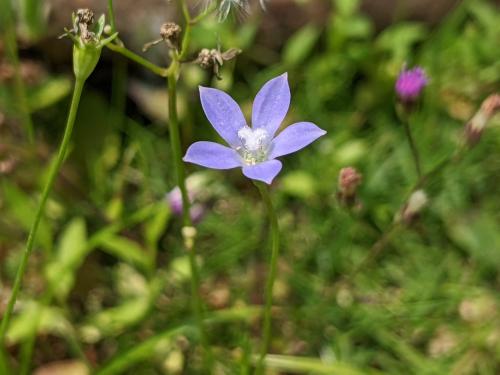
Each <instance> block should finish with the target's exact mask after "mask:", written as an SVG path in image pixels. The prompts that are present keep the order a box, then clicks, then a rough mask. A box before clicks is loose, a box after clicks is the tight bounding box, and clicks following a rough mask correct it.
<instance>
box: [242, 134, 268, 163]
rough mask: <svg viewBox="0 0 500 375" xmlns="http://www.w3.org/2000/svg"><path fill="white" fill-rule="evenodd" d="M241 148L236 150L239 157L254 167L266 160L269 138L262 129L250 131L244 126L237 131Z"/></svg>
mask: <svg viewBox="0 0 500 375" xmlns="http://www.w3.org/2000/svg"><path fill="white" fill-rule="evenodd" d="M238 138H239V139H240V141H241V147H238V148H237V151H238V152H239V153H240V155H241V157H242V158H243V160H244V161H245V163H246V164H248V165H254V164H257V163H260V162H263V161H265V160H266V159H267V154H268V150H269V143H270V137H269V134H268V133H267V131H265V130H264V129H262V128H257V129H252V128H251V127H249V126H244V127H242V128H241V129H240V130H238Z"/></svg>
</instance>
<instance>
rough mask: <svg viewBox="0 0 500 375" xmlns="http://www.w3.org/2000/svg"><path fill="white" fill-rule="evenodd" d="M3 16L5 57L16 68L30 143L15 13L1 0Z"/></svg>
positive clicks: (31, 132) (16, 84)
mask: <svg viewBox="0 0 500 375" xmlns="http://www.w3.org/2000/svg"><path fill="white" fill-rule="evenodd" d="M0 4H1V5H2V6H1V8H2V12H3V13H4V14H3V16H0V20H2V21H3V23H4V43H5V55H6V56H7V58H8V59H9V61H10V62H11V64H12V65H13V67H14V91H15V95H16V99H17V100H16V101H17V107H18V110H19V114H20V116H21V121H22V122H23V125H24V127H25V129H26V134H27V135H28V140H29V141H30V143H33V141H34V130H33V122H32V120H31V114H30V109H29V105H28V99H27V96H26V88H25V87H24V82H23V78H22V76H21V68H20V62H19V49H18V46H17V36H16V28H15V22H14V20H13V17H14V15H13V12H12V9H11V4H10V1H5V0H1V1H0Z"/></svg>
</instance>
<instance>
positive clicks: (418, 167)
mask: <svg viewBox="0 0 500 375" xmlns="http://www.w3.org/2000/svg"><path fill="white" fill-rule="evenodd" d="M402 122H403V127H404V129H405V133H406V137H407V138H408V143H409V144H410V149H411V154H412V156H413V162H414V163H415V169H416V170H417V175H418V178H419V179H421V178H422V167H421V164H420V154H419V152H418V149H417V145H416V144H415V140H414V139H413V134H412V132H411V128H410V124H409V120H408V116H407V115H403V118H402Z"/></svg>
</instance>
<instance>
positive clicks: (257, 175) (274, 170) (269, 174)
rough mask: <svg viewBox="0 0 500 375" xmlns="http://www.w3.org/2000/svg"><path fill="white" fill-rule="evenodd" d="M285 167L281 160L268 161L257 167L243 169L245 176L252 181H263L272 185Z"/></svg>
mask: <svg viewBox="0 0 500 375" xmlns="http://www.w3.org/2000/svg"><path fill="white" fill-rule="evenodd" d="M282 166H283V165H282V164H281V162H280V161H279V160H268V161H264V162H262V163H259V164H255V165H246V166H244V167H243V174H244V175H245V176H247V177H248V178H251V179H252V180H259V181H263V182H265V183H266V184H268V185H271V182H273V179H274V177H276V176H277V174H278V173H280V171H281V167H282Z"/></svg>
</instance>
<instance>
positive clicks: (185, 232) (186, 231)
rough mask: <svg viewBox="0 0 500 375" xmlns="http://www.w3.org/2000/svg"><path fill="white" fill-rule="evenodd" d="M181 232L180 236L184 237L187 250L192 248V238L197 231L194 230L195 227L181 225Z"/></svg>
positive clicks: (194, 237)
mask: <svg viewBox="0 0 500 375" xmlns="http://www.w3.org/2000/svg"><path fill="white" fill-rule="evenodd" d="M181 233H182V238H184V246H185V247H186V249H188V250H192V248H193V245H194V240H195V239H196V234H197V233H198V232H197V231H196V228H195V227H187V226H186V227H182V230H181Z"/></svg>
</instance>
